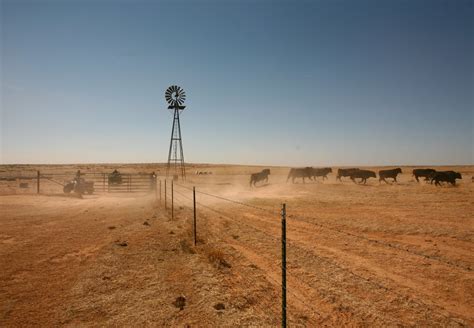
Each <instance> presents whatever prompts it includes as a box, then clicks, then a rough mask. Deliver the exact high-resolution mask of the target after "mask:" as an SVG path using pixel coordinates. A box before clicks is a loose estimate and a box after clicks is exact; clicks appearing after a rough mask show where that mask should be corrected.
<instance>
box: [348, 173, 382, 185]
mask: <svg viewBox="0 0 474 328" xmlns="http://www.w3.org/2000/svg"><path fill="white" fill-rule="evenodd" d="M376 177H377V176H376V174H375V172H374V171H369V170H355V171H352V173H351V175H350V178H351V180H352V181H353V182H354V183H356V181H355V179H360V182H359V184H360V183H362V182H363V183H364V184H366V183H367V179H368V178H376Z"/></svg>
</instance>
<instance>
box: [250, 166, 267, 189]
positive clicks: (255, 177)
mask: <svg viewBox="0 0 474 328" xmlns="http://www.w3.org/2000/svg"><path fill="white" fill-rule="evenodd" d="M269 175H270V169H263V170H262V172H258V173H252V174H251V175H250V187H252V185H253V186H255V184H256V183H257V182H259V181H263V180H265V182H268V176H269Z"/></svg>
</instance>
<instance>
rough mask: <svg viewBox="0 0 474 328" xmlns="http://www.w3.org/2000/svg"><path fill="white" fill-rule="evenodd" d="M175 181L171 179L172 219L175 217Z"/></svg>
mask: <svg viewBox="0 0 474 328" xmlns="http://www.w3.org/2000/svg"><path fill="white" fill-rule="evenodd" d="M173 186H174V182H173V180H171V220H173V219H174V192H173Z"/></svg>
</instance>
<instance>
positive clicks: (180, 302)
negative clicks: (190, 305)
mask: <svg viewBox="0 0 474 328" xmlns="http://www.w3.org/2000/svg"><path fill="white" fill-rule="evenodd" d="M173 305H174V306H175V307H177V308H179V310H180V311H182V310H184V307H185V306H186V297H184V296H179V297H176V300H175V301H174V302H173Z"/></svg>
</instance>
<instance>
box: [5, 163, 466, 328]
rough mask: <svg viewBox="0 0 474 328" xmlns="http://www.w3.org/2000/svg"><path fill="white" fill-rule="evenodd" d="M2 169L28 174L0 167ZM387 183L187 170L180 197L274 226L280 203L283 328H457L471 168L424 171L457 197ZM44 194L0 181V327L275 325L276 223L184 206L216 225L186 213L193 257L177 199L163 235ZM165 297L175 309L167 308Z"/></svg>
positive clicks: (278, 171)
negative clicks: (284, 214) (444, 181)
mask: <svg viewBox="0 0 474 328" xmlns="http://www.w3.org/2000/svg"><path fill="white" fill-rule="evenodd" d="M113 168H115V167H114V166H112V165H110V166H107V167H104V166H102V167H100V166H95V165H87V167H85V166H83V167H80V169H81V170H83V171H86V170H113ZM14 169H17V170H23V171H26V170H28V169H36V167H5V168H2V170H6V171H9V170H10V171H12V170H14ZM40 169H41V170H44V171H48V170H49V171H51V172H52V171H58V170H60V171H71V172H72V173H73V172H74V171H75V170H76V169H77V167H76V166H66V167H53V166H44V167H41V168H40ZM159 169H160V168H159V167H156V166H152V165H147V166H127V167H125V168H124V169H122V171H124V172H125V171H128V172H147V171H151V170H154V171H158V170H159ZM372 169H374V170H378V169H380V168H372ZM402 169H403V171H404V174H403V175H402V176H401V177H400V179H399V180H400V182H399V183H398V184H394V185H385V184H381V185H379V183H378V181H376V180H374V179H371V180H369V182H368V185H367V186H359V185H355V184H353V183H352V182H350V181H344V182H343V183H340V182H336V181H335V179H334V174H333V175H330V178H329V180H328V181H325V182H324V183H323V182H318V183H306V184H302V183H298V184H294V185H293V184H291V183H288V184H287V183H286V174H287V172H288V169H287V168H271V170H272V174H271V176H270V181H269V184H268V185H265V186H260V187H258V188H249V186H248V174H249V173H250V172H255V171H259V170H261V168H259V167H245V166H205V167H201V168H200V167H199V166H195V167H193V168H190V170H189V172H193V171H195V170H206V171H212V172H213V173H214V174H213V175H212V176H194V175H191V174H190V175H189V176H188V186H192V185H196V186H197V190H198V191H204V192H208V193H212V194H216V195H219V196H221V197H228V198H231V199H234V200H238V201H240V202H245V203H247V204H251V205H255V206H259V207H263V208H266V209H269V210H272V211H273V212H275V213H278V211H279V209H280V205H281V203H282V202H286V204H287V208H288V214H289V216H288V221H287V232H288V291H289V295H288V304H289V320H290V324H291V325H293V326H308V327H313V326H323V325H327V326H335V327H340V326H397V325H402V326H449V327H456V326H462V325H465V326H472V325H474V316H473V312H472V309H473V308H474V275H473V271H472V268H473V267H474V265H473V264H474V224H473V220H474V217H473V215H472V213H474V203H473V201H472V199H473V193H474V184H473V183H472V182H471V176H472V175H473V173H474V167H472V166H465V167H455V168H449V167H444V168H438V169H440V170H444V169H446V170H447V169H454V170H457V171H461V172H462V173H463V176H464V178H463V180H462V181H460V183H459V186H457V187H448V186H445V187H435V186H432V185H429V184H425V183H420V184H418V183H416V182H415V181H413V178H412V177H411V174H410V173H409V172H410V171H411V169H412V168H411V167H403V168H402ZM48 188H50V189H48ZM54 188H57V187H55V186H53V185H51V186H45V193H46V195H42V196H36V195H20V194H19V193H25V192H27V190H25V189H21V190H20V189H18V188H17V182H12V181H1V182H0V192H1V193H3V194H15V193H18V195H16V196H15V195H14V196H2V197H0V209H1V213H2V215H1V219H0V264H1V267H2V270H1V271H0V285H1V286H2V288H1V289H0V326H2V327H3V326H5V327H9V326H29V325H38V324H39V325H42V326H57V325H70V326H130V325H138V326H149V325H153V326H186V325H189V326H209V327H211V326H276V325H278V324H279V315H280V308H279V300H280V293H281V291H280V285H279V281H280V280H279V279H280V268H279V264H280V262H279V259H280V251H281V249H280V241H279V237H280V233H281V229H280V224H279V222H280V218H279V216H278V214H271V213H269V212H263V211H258V210H255V209H253V208H249V207H242V206H240V205H238V204H234V203H228V202H225V201H222V200H220V199H216V198H212V197H209V196H205V195H203V194H199V193H198V202H199V203H201V204H203V205H206V206H210V207H212V208H214V209H215V210H217V211H218V212H219V213H222V214H218V213H215V212H212V211H209V210H207V209H206V208H205V207H202V206H200V205H198V221H197V222H198V241H199V243H198V246H197V247H194V245H193V239H192V237H193V235H192V223H191V220H192V215H191V213H192V212H191V210H190V206H191V203H190V202H189V201H188V200H186V199H184V198H180V197H176V198H175V202H176V211H175V219H174V220H172V221H171V220H169V212H165V211H164V210H163V208H162V207H159V206H158V204H157V203H156V201H155V199H154V195H148V196H146V195H139V196H133V195H132V196H130V195H115V196H110V195H93V196H84V198H83V199H78V198H74V197H63V196H62V195H61V193H60V190H59V191H58V189H54ZM177 188H179V187H177ZM17 189H18V190H17ZM177 190H179V191H181V192H183V193H185V194H186V195H188V196H190V195H191V193H190V192H189V190H187V189H177ZM51 195H55V196H56V197H50V196H51ZM144 222H148V223H149V225H143V223H144ZM112 227H114V228H113V229H112ZM117 240H118V241H126V242H127V246H126V247H119V246H116V245H115V241H117ZM374 241H377V242H374ZM388 245H390V246H388ZM180 296H183V297H185V298H186V306H185V307H184V308H183V310H182V311H180V309H178V308H176V307H175V306H174V305H173V302H175V300H176V298H177V297H180ZM218 303H222V304H224V305H225V309H223V308H222V306H219V309H216V308H214V305H216V304H218ZM315 311H316V312H318V313H319V314H315V313H314V312H315ZM25 313H27V314H28V315H25Z"/></svg>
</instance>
